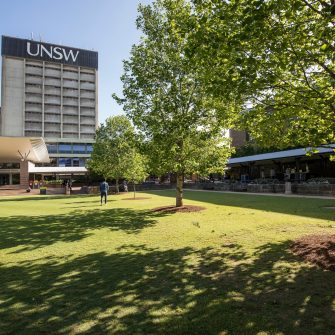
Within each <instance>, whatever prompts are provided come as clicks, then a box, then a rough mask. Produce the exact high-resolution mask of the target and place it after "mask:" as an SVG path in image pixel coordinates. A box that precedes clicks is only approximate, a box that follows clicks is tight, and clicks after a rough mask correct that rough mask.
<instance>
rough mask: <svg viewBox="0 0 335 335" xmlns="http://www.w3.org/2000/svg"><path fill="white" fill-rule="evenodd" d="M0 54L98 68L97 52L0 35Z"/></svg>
mask: <svg viewBox="0 0 335 335" xmlns="http://www.w3.org/2000/svg"><path fill="white" fill-rule="evenodd" d="M1 54H2V55H3V56H13V57H22V58H31V59H38V60H44V61H49V62H57V63H63V64H69V65H76V66H84V67H91V68H95V69H97V68H98V53H97V52H95V51H89V50H83V49H75V48H69V47H65V46H61V45H54V44H49V43H43V42H37V41H32V40H24V39H21V38H14V37H8V36H2V48H1Z"/></svg>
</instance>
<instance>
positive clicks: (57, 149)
mask: <svg viewBox="0 0 335 335" xmlns="http://www.w3.org/2000/svg"><path fill="white" fill-rule="evenodd" d="M47 147H48V152H49V154H91V152H92V151H93V146H92V144H88V143H87V144H85V143H80V144H79V143H49V144H47Z"/></svg>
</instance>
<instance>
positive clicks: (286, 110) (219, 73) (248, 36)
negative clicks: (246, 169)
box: [189, 0, 335, 147]
mask: <svg viewBox="0 0 335 335" xmlns="http://www.w3.org/2000/svg"><path fill="white" fill-rule="evenodd" d="M193 5H194V8H193V12H192V15H191V18H190V19H189V22H192V27H191V31H192V35H193V37H192V40H193V41H192V43H189V53H191V54H193V55H194V57H195V58H197V64H198V71H200V72H202V76H201V77H202V80H203V82H204V83H205V84H206V87H207V89H208V91H209V94H214V95H215V96H217V97H222V98H227V97H229V98H230V99H231V101H233V100H234V102H235V103H236V104H238V105H239V109H240V115H239V116H240V118H239V120H240V122H241V123H240V124H241V127H244V128H246V129H247V130H248V131H249V132H250V133H251V135H252V137H253V138H254V139H255V140H256V141H257V142H258V143H260V144H261V145H262V146H265V147H270V146H276V147H288V146H291V145H293V146H295V145H304V146H307V145H311V146H318V145H320V144H327V143H331V142H334V137H335V118H334V113H335V65H334V51H335V42H334V40H335V39H334V37H335V34H334V28H335V27H334V25H335V1H334V0H280V1H278V0H267V1H263V0H231V1H216V0H193Z"/></svg>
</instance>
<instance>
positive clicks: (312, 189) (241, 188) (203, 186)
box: [81, 183, 335, 196]
mask: <svg viewBox="0 0 335 335" xmlns="http://www.w3.org/2000/svg"><path fill="white" fill-rule="evenodd" d="M175 188H176V186H175V185H167V184H162V185H160V184H143V185H136V191H149V190H150V191H154V190H171V189H175ZM184 188H186V189H195V190H209V191H230V192H250V193H285V185H284V184H245V183H232V184H229V183H194V184H191V183H190V184H184ZM132 190H133V187H132V185H128V191H129V192H132ZM115 191H116V190H115V186H111V187H110V188H109V193H111V194H112V193H115ZM81 193H85V194H98V193H99V186H83V187H82V188H81ZM292 194H302V195H304V194H305V195H320V196H335V184H294V183H292Z"/></svg>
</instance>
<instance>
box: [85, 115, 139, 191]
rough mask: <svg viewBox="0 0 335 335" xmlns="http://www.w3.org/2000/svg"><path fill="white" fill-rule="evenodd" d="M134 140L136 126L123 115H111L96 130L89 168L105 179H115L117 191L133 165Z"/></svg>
mask: <svg viewBox="0 0 335 335" xmlns="http://www.w3.org/2000/svg"><path fill="white" fill-rule="evenodd" d="M134 140H135V133H134V127H133V126H132V124H131V122H130V121H129V120H128V118H127V117H126V116H123V115H118V116H114V117H109V118H108V119H106V121H105V123H104V124H101V125H100V127H99V128H98V129H97V131H96V136H95V143H94V144H93V152H92V155H91V158H90V160H89V162H88V168H89V169H90V170H93V171H94V172H95V173H97V174H99V175H102V176H103V177H104V178H105V179H115V180H116V192H117V193H119V180H120V179H121V178H124V177H125V175H126V173H127V171H128V170H129V169H130V168H131V166H132V160H131V157H130V156H131V155H130V153H131V152H132V151H133V150H134V147H135V143H134Z"/></svg>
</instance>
